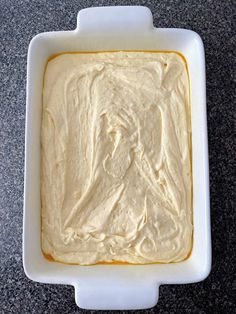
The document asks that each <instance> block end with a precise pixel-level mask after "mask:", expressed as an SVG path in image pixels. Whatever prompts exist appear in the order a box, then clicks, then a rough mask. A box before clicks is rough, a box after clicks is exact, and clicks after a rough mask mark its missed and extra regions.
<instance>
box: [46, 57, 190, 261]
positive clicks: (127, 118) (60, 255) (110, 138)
mask: <svg viewBox="0 0 236 314" xmlns="http://www.w3.org/2000/svg"><path fill="white" fill-rule="evenodd" d="M190 137H191V125H190V104H189V82H188V74H187V69H186V64H185V62H184V60H183V58H182V57H181V56H180V55H179V54H177V53H174V52H173V53H165V52H162V53H155V52H153V53H152V52H107V53H83V54H81V53H78V54H69V53H67V54H62V55H59V56H57V57H55V58H54V59H52V60H50V61H49V62H48V64H47V67H46V72H45V79H44V89H43V119H42V132H41V143H42V155H41V157H42V158H41V169H42V171H41V198H42V249H43V252H44V253H45V254H47V255H50V256H51V257H52V258H53V259H54V260H57V261H61V262H65V263H78V264H82V265H88V264H94V263H97V262H101V261H105V262H112V261H123V262H128V263H152V262H165V263H168V262H177V261H181V260H183V259H185V258H186V257H187V256H188V254H189V253H190V251H191V246H192V204H191V199H192V195H191V190H192V180H191V158H190Z"/></svg>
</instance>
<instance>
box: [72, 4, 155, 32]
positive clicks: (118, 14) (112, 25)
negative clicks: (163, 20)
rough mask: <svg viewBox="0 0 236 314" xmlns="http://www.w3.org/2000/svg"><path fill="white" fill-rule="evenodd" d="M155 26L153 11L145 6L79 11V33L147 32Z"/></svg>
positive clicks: (77, 29)
mask: <svg viewBox="0 0 236 314" xmlns="http://www.w3.org/2000/svg"><path fill="white" fill-rule="evenodd" d="M152 28H153V18H152V13H151V11H150V9H149V8H147V7H143V6H114V7H97V8H88V9H83V10H81V11H79V13H78V18H77V28H76V31H78V32H79V33H86V34H91V33H101V32H102V33H104V32H105V33H111V32H112V33H114V32H122V31H125V32H128V33H130V32H131V33H132V32H135V33H137V32H142V33H143V32H147V31H150V30H151V29H152Z"/></svg>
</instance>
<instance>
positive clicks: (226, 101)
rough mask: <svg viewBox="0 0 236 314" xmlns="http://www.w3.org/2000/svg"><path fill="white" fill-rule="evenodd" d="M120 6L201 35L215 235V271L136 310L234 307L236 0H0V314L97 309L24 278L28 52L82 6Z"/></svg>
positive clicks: (67, 25)
mask: <svg viewBox="0 0 236 314" xmlns="http://www.w3.org/2000/svg"><path fill="white" fill-rule="evenodd" d="M125 4H140V5H146V6H148V7H149V8H150V9H151V11H152V13H153V16H154V24H155V26H157V27H182V28H187V29H192V30H194V31H196V32H198V33H199V34H200V35H201V37H202V39H203V41H204V44H205V50H206V66H207V107H208V132H209V154H210V182H211V217H212V238H213V243H212V245H213V266H212V272H211V274H210V276H209V277H208V278H207V279H206V280H205V281H204V282H201V283H197V284H191V285H172V286H170V285H169V286H161V287H160V297H159V303H158V305H157V306H156V307H155V308H153V309H151V310H145V311H135V313H137V314H138V313H180V314H182V313H197V314H199V313H233V312H234V311H236V306H235V303H233V291H232V289H233V287H234V288H235V286H236V281H233V274H234V267H233V266H234V265H235V256H236V253H235V250H234V248H233V245H235V237H236V235H235V226H233V218H234V216H235V214H234V210H233V197H232V194H233V153H234V151H233V109H234V103H233V85H234V82H235V77H234V68H233V54H235V37H233V21H232V20H233V1H227V0H226V1H220V0H218V1H217V0H200V1H194V0H183V1H180V0H176V1H174V0H163V1H155V0H153V1H152V0H149V1H122V0H117V1H106V0H101V1H90V0H81V1H77V0H73V1H71V0H67V1H46V0H45V1H43V0H41V1H30V0H27V1H26V0H25V1H22V0H17V1H16V0H11V1H7V0H0V51H1V53H0V63H1V66H0V75H1V79H0V87H1V88H0V91H1V92H0V97H1V102H0V104H1V107H0V261H1V263H0V313H4V314H5V313H37V314H40V313H60V314H61V313H70V314H71V313H95V311H91V312H90V311H85V310H81V309H79V308H77V307H76V305H75V301H74V291H73V287H70V286H59V285H46V284H37V283H34V282H32V281H30V280H28V279H27V278H26V276H25V274H24V271H23V267H22V239H21V238H22V235H21V234H22V211H23V210H22V208H23V175H24V127H25V125H24V124H25V84H26V58H27V49H28V44H29V42H30V40H31V38H32V37H33V36H34V35H36V34H38V33H40V32H44V31H52V30H70V29H74V28H75V26H76V15H77V12H78V11H79V10H80V9H82V8H85V7H90V6H99V5H125ZM233 45H234V47H233ZM234 87H235V85H234ZM234 166H235V164H234ZM233 241H234V243H233ZM122 313H124V311H123V312H122ZM131 313H132V312H131ZM133 313H134V312H133Z"/></svg>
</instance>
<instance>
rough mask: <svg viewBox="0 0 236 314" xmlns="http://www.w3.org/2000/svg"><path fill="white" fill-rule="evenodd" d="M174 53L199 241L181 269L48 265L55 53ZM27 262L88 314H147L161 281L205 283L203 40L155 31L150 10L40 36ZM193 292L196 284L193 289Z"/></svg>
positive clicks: (30, 127) (30, 76)
mask: <svg viewBox="0 0 236 314" xmlns="http://www.w3.org/2000/svg"><path fill="white" fill-rule="evenodd" d="M99 50H102V51H106V50H175V51H179V52H180V53H182V54H183V55H184V56H185V58H186V60H187V63H188V69H189V75H190V88H191V90H190V93H191V106H192V157H193V158H192V159H193V160H192V171H193V213H194V217H193V221H194V236H193V238H194V241H193V250H192V254H191V256H190V257H189V258H188V259H187V260H185V261H183V262H179V263H175V264H153V265H96V266H76V265H75V266H74V265H64V264H60V263H54V262H49V261H47V260H46V259H45V258H44V257H43V255H42V252H41V248H40V125H41V108H42V86H43V74H44V69H45V65H46V63H47V59H48V57H49V56H51V55H53V54H55V53H59V52H63V51H64V52H68V51H99ZM26 102H27V103H26V137H25V143H26V144H25V189H24V226H23V262H24V269H25V273H26V275H27V276H28V277H29V278H30V279H32V280H35V281H38V282H43V283H50V284H52V283H54V284H68V285H73V286H74V287H75V299H76V303H77V305H78V306H80V307H82V308H86V309H143V308H149V307H153V306H154V305H155V304H156V303H157V301H158V290H159V286H160V285H161V284H184V283H193V282H197V281H201V280H203V279H205V278H206V277H207V275H208V274H209V272H210V269H211V237H210V209H209V182H208V181H209V178H208V145H207V122H206V82H205V57H204V47H203V43H202V40H201V38H200V37H199V35H198V34H196V33H195V32H193V31H190V30H185V29H166V28H165V29H163V28H154V27H153V22H152V14H151V12H150V10H149V9H148V8H146V7H139V6H124V7H99V8H89V9H84V10H81V11H80V12H79V14H78V24H77V28H76V29H75V30H74V31H62V32H48V33H41V34H39V35H37V36H35V37H34V38H33V39H32V41H31V42H30V45H29V51H28V65H27V101H26ZM190 289H191V287H190Z"/></svg>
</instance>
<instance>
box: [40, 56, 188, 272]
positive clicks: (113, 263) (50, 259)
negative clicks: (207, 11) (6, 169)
mask: <svg viewBox="0 0 236 314" xmlns="http://www.w3.org/2000/svg"><path fill="white" fill-rule="evenodd" d="M109 52H110V53H113V52H148V53H175V54H177V55H178V56H180V57H181V59H182V60H183V61H184V64H185V67H186V70H187V76H188V95H189V104H190V105H191V97H190V77H189V70H188V63H187V60H186V58H185V57H184V55H183V54H182V53H180V52H179V51H175V50H104V51H103V50H101V51H68V52H60V53H56V54H53V55H51V56H50V57H49V58H48V60H47V63H46V65H45V68H44V74H43V89H44V82H45V73H46V68H47V65H48V63H49V62H50V61H51V60H53V59H55V58H57V57H59V56H61V55H64V54H96V53H109ZM43 89H42V90H43ZM42 104H43V93H42ZM190 109H191V107H190ZM190 125H191V130H192V110H190ZM189 141H190V143H189V144H190V145H189V147H190V151H189V155H190V171H191V174H192V131H191V134H190V137H189ZM40 147H41V144H40ZM191 181H192V187H191V207H192V225H193V231H194V223H193V176H192V175H191ZM40 201H41V188H40ZM193 241H194V238H193V232H192V247H191V250H190V251H189V253H188V254H187V255H186V257H185V258H184V259H183V260H182V261H178V262H152V263H128V262H123V261H118V260H117V261H116V260H114V261H112V262H105V261H101V262H97V263H95V264H89V265H80V264H79V263H65V262H62V261H59V260H56V259H54V258H53V257H52V256H51V255H50V254H46V253H44V252H43V248H42V208H41V204H40V247H41V252H42V254H43V256H44V258H45V259H46V260H47V261H49V262H57V263H61V264H65V265H80V266H94V265H153V264H174V263H180V262H183V261H186V260H187V259H188V258H189V257H190V256H191V254H192V251H193Z"/></svg>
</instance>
